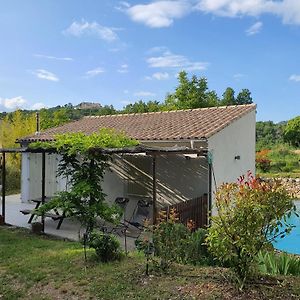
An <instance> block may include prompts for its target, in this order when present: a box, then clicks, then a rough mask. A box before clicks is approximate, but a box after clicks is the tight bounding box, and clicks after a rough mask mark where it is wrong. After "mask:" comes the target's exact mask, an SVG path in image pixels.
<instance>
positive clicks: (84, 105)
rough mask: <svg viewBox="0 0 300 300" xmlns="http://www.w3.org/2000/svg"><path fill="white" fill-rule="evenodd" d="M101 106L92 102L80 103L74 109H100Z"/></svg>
mask: <svg viewBox="0 0 300 300" xmlns="http://www.w3.org/2000/svg"><path fill="white" fill-rule="evenodd" d="M101 107H102V105H101V104H100V103H94V102H81V103H79V104H78V105H76V106H74V108H76V109H100V108H101Z"/></svg>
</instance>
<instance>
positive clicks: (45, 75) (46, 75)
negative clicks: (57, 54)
mask: <svg viewBox="0 0 300 300" xmlns="http://www.w3.org/2000/svg"><path fill="white" fill-rule="evenodd" d="M32 73H33V74H34V75H35V76H37V77H38V78H40V79H45V80H49V81H59V78H58V77H57V76H56V75H55V74H53V73H51V72H49V71H47V70H43V69H37V70H35V71H33V72H32Z"/></svg>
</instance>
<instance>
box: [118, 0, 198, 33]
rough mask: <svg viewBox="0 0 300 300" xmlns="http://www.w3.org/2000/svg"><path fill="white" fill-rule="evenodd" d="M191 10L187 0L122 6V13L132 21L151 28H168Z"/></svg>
mask: <svg viewBox="0 0 300 300" xmlns="http://www.w3.org/2000/svg"><path fill="white" fill-rule="evenodd" d="M127 4H128V3H127ZM191 8H192V5H191V2H190V1H188V0H173V1H170V0H168V1H167V0H165V1H153V2H151V3H149V4H137V5H133V6H131V7H128V5H123V11H125V12H126V13H127V14H128V15H129V17H130V18H131V19H132V20H133V21H135V22H139V23H143V24H145V25H146V26H149V27H152V28H160V27H169V26H170V25H172V23H173V22H174V19H179V18H182V17H183V16H185V15H186V14H188V13H189V11H190V10H191Z"/></svg>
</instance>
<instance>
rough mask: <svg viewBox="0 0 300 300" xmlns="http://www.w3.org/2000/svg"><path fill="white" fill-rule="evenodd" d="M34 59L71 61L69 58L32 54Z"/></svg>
mask: <svg viewBox="0 0 300 300" xmlns="http://www.w3.org/2000/svg"><path fill="white" fill-rule="evenodd" d="M34 56H35V57H38V58H47V59H53V60H64V61H72V60H73V58H71V57H56V56H51V55H43V54H34Z"/></svg>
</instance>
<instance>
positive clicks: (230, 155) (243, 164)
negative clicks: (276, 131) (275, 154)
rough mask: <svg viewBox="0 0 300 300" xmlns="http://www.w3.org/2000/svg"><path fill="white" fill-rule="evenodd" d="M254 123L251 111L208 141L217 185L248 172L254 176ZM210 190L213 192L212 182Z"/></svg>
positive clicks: (254, 117) (254, 115)
mask: <svg viewBox="0 0 300 300" xmlns="http://www.w3.org/2000/svg"><path fill="white" fill-rule="evenodd" d="M255 122H256V113H255V111H252V112H250V113H248V114H247V115H245V116H243V117H242V118H240V119H238V120H236V121H234V122H233V123H232V124H230V125H229V126H228V127H226V128H224V129H223V130H221V131H220V132H218V133H216V134H215V135H213V136H212V137H211V138H209V139H208V149H209V151H210V152H211V153H212V157H213V169H214V174H215V178H216V182H217V185H220V184H222V183H224V182H236V181H237V178H238V177H239V176H241V175H243V174H246V173H247V171H248V170H250V171H251V172H252V173H253V174H255ZM235 156H240V159H239V160H237V159H235ZM212 188H213V192H214V191H215V184H214V182H213V185H212ZM215 212H216V211H215V210H214V209H213V214H214V213H215Z"/></svg>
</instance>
